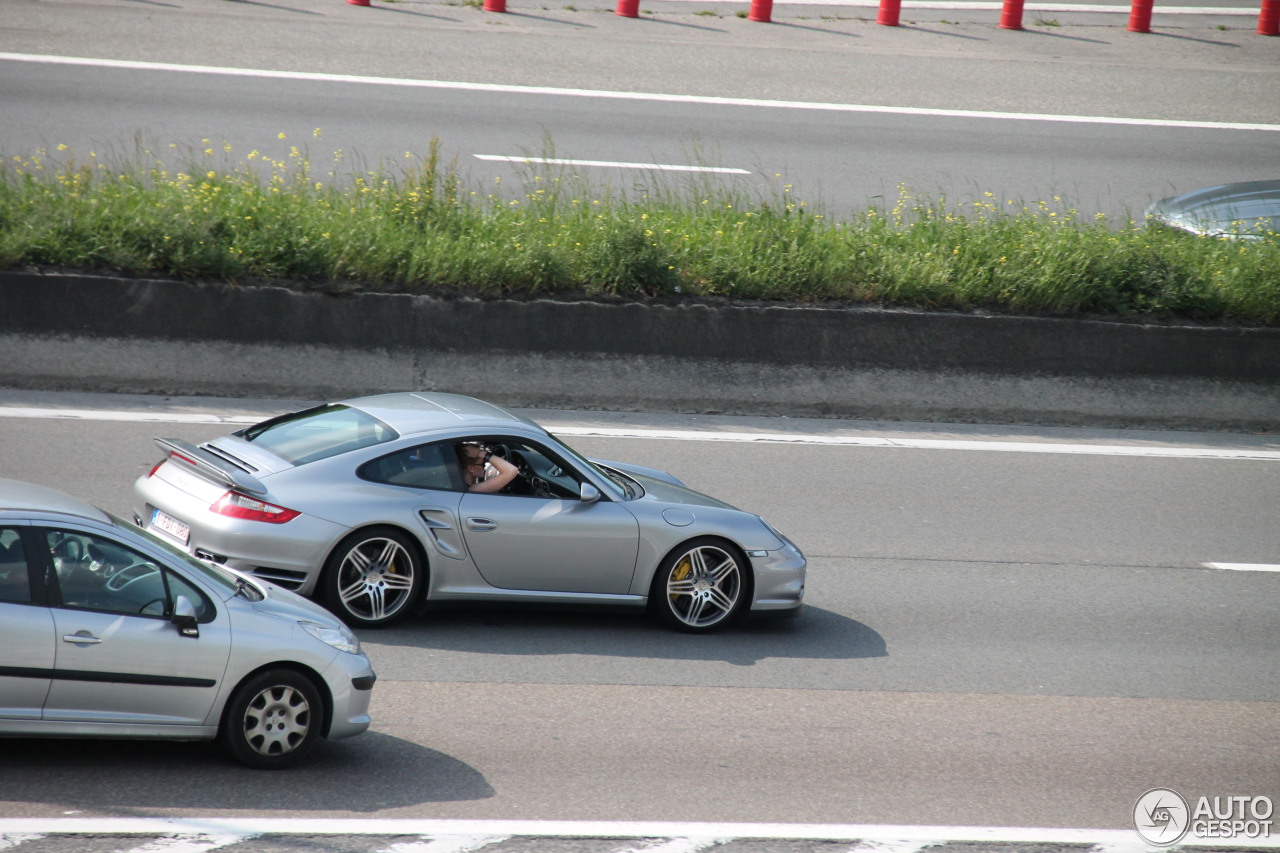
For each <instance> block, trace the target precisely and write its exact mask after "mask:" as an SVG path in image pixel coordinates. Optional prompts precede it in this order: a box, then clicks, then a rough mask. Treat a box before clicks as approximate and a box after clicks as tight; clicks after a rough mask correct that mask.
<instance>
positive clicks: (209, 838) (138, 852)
mask: <svg viewBox="0 0 1280 853" xmlns="http://www.w3.org/2000/svg"><path fill="white" fill-rule="evenodd" d="M253 837H254V836H253V835H241V834H239V833H225V832H224V833H220V834H217V835H208V834H200V835H185V834H184V835H166V836H164V837H163V838H157V839H156V840H154V841H152V842H150V843H148V844H144V845H142V846H141V847H134V848H132V849H130V850H129V853H207V851H209V850H217V849H218V848H219V847H227V846H229V845H231V844H239V843H240V842H241V841H247V840H248V839H250V838H253Z"/></svg>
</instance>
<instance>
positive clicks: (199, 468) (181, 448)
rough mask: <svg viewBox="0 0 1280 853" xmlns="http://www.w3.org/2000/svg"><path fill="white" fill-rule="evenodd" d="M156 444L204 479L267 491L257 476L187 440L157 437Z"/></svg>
mask: <svg viewBox="0 0 1280 853" xmlns="http://www.w3.org/2000/svg"><path fill="white" fill-rule="evenodd" d="M156 444H157V445H159V447H160V449H161V450H163V451H164V452H165V453H167V454H169V458H170V459H177V460H178V461H179V462H182V463H184V464H186V465H187V466H188V467H191V468H194V469H195V470H196V473H198V474H200V476H202V477H204V478H205V479H206V480H212V481H213V482H215V483H219V484H221V485H224V486H227V487H228V488H232V489H239V490H240V491H242V492H250V493H251V494H255V495H265V494H266V493H267V487H266V486H264V485H262V481H261V480H259V479H258V478H257V477H254V476H253V475H252V474H250V473H249V472H248V471H245V470H244V469H242V468H237V467H236V466H235V465H234V464H233V463H231V462H228V461H227V460H226V459H223V458H222V457H221V456H218V455H217V454H215V453H210V452H209V451H208V450H205V449H204V448H202V447H196V446H195V445H194V444H192V443H191V442H189V441H183V440H182V439H180V438H157V439H156Z"/></svg>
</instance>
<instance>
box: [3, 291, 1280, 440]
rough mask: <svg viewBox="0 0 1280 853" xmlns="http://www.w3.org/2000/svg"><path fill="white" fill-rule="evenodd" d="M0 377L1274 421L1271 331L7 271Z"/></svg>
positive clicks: (138, 385)
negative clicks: (448, 295)
mask: <svg viewBox="0 0 1280 853" xmlns="http://www.w3.org/2000/svg"><path fill="white" fill-rule="evenodd" d="M0 352H2V353H3V359H2V363H0V384H4V385H7V386H9V387H19V388H45V389H52V390H97V391H118V392H129V393H163V394H195V395H204V394H214V395H231V396H241V395H252V396H284V397H304V398H330V397H340V396H349V395H353V394H361V393H368V392H375V391H383V390H402V389H406V388H424V389H436V390H447V391H459V392H464V393H470V394H474V395H476V396H480V397H486V398H489V399H493V400H495V401H497V402H502V403H505V404H507V405H511V406H522V407H553V408H610V409H620V410H660V411H667V410H670V411H683V412H705V413H711V412H721V413H740V414H794V415H805V416H840V417H856V418H871V419H888V420H937V421H958V422H995V423H1041V424H1080V425H1110V426H1125V425H1130V426H1163V427H1174V428H1179V427H1181V428H1195V429H1245V430H1270V429H1274V428H1277V427H1280V329H1254V328H1231V327H1204V326H1192V325H1172V324H1171V325H1149V324H1131V323H1120V322H1107V321H1094V320H1062V319H1047V318H1027V317H1007V316H992V315H981V314H960V313H941V312H933V313H931V312H916V311H888V310H873V309H861V308H851V309H843V308H813V307H798V306H774V305H754V304H729V305H706V304H679V305H657V304H639V303H617V304H612V303H605V302H588V301H578V302H565V301H554V300H532V301H517V300H478V299H441V298H435V297H429V296H412V295H405V294H368V293H357V294H341V295H339V294H331V293H322V292H314V291H311V292H308V291H302V290H291V289H286V288H283V287H242V286H235V285H228V284H212V283H192V282H174V281H157V280H140V279H124V278H110V277H100V276H80V275H41V274H36V273H24V272H8V273H0Z"/></svg>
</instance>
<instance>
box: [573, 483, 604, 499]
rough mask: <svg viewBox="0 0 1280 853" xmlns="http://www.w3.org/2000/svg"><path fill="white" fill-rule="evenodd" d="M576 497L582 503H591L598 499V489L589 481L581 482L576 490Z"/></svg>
mask: <svg viewBox="0 0 1280 853" xmlns="http://www.w3.org/2000/svg"><path fill="white" fill-rule="evenodd" d="M578 499H579V500H581V501H582V502H583V503H584V504H593V503H595V502H596V501H598V500H600V490H599V489H597V488H596V487H595V486H593V485H591V484H590V483H583V484H582V488H581V489H579V490H578Z"/></svg>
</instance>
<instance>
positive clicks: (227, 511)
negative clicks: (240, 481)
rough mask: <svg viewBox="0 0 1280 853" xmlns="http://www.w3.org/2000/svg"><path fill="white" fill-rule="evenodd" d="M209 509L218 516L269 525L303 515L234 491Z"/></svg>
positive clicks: (219, 499) (282, 522) (294, 510)
mask: <svg viewBox="0 0 1280 853" xmlns="http://www.w3.org/2000/svg"><path fill="white" fill-rule="evenodd" d="M209 509H210V510H211V511H212V512H216V513H217V514H218V515H225V516H227V517H228V518H240V519H244V520H245V521H265V522H266V523H267V524H284V523H285V522H286V521H292V520H293V519H295V518H297V517H298V516H299V515H301V514H302V513H300V512H298V511H297V510H296V509H287V508H285V507H282V506H276V505H275V504H270V503H267V502H266V501H260V500H258V499H257V498H251V497H249V496H248V495H245V494H241V493H240V492H234V491H232V492H227V493H226V494H225V495H223V496H222V497H220V498H218V500H217V501H216V502H215V503H214V504H213V506H211V507H209Z"/></svg>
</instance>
